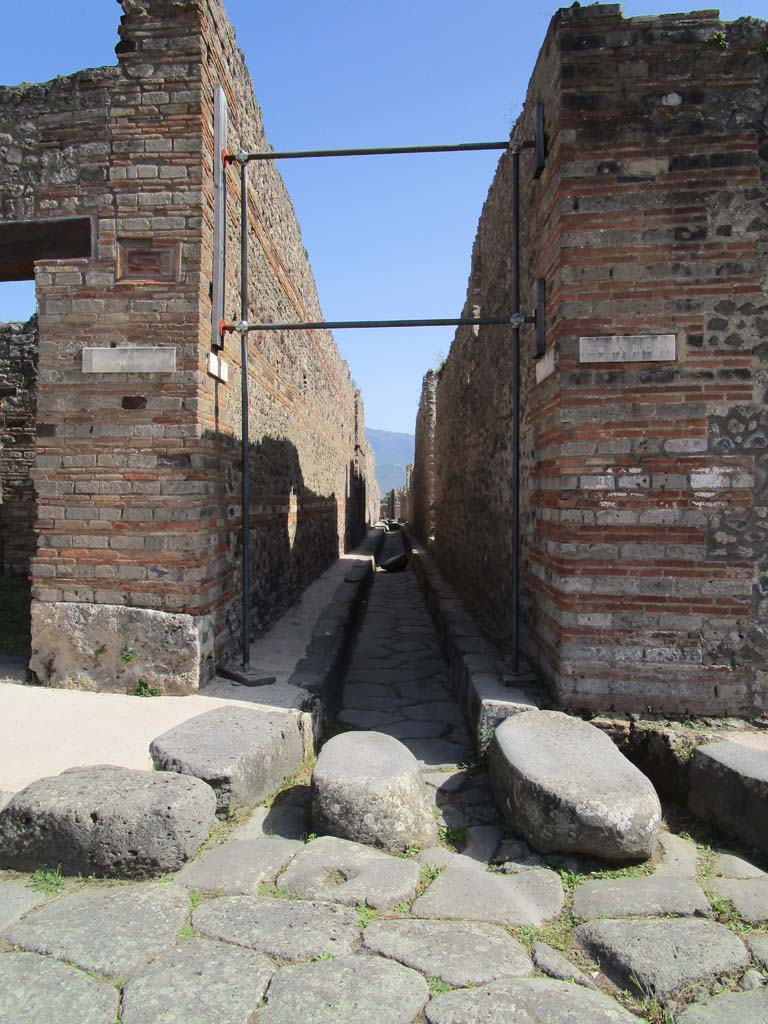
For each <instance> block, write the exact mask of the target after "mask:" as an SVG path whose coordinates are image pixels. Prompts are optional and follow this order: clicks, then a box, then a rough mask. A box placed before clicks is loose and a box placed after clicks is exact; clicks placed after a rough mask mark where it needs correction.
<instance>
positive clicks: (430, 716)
mask: <svg viewBox="0 0 768 1024" xmlns="http://www.w3.org/2000/svg"><path fill="white" fill-rule="evenodd" d="M403 714H404V715H405V717H406V718H415V719H416V720H427V721H430V722H445V723H446V724H447V725H464V715H463V714H462V713H461V708H460V707H459V705H458V704H457V703H456V702H455V701H448V700H435V701H431V702H430V703H428V704H414V705H413V706H412V707H408V708H406V709H405V710H404V711H403Z"/></svg>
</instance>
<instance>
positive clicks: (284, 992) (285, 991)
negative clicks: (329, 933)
mask: <svg viewBox="0 0 768 1024" xmlns="http://www.w3.org/2000/svg"><path fill="white" fill-rule="evenodd" d="M428 998H429V989H428V988H427V983H426V981H425V980H424V979H423V978H422V977H421V975H420V974H417V973H416V971H412V970H410V969H409V968H408V967H403V966H401V965H400V964H396V963H393V962H392V961H391V960H384V959H383V958H381V957H375V956H344V957H338V958H337V959H335V960H326V961H323V962H321V963H316V964H304V965H302V966H300V967H284V968H283V969H282V970H280V971H278V972H277V974H276V975H275V977H274V979H273V980H272V984H271V985H270V986H269V991H268V992H267V1001H266V1006H265V1007H264V1009H263V1010H261V1011H260V1013H259V1024H297V1022H298V1021H307V1022H309V1021H311V1022H312V1024H350V1022H352V1021H360V1022H362V1021H371V1022H373V1021H375V1022H376V1024H411V1021H413V1019H414V1018H415V1017H416V1016H418V1014H419V1013H421V1011H422V1010H423V1008H424V1006H425V1004H426V1002H427V999H428Z"/></svg>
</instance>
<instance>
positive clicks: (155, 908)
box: [2, 882, 189, 978]
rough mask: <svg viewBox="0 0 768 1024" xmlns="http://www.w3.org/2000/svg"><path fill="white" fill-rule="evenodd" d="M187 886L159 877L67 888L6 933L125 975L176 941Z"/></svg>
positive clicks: (24, 944) (90, 967)
mask: <svg viewBox="0 0 768 1024" xmlns="http://www.w3.org/2000/svg"><path fill="white" fill-rule="evenodd" d="M188 910H189V899H188V897H187V893H186V892H185V891H184V889H180V888H178V887H177V886H175V885H168V884H164V883H161V882H157V883H154V884H142V885H131V886H112V887H109V888H94V889H85V890H83V891H82V892H77V893H65V894H64V895H62V896H59V897H58V898H57V899H55V900H53V902H51V903H48V904H46V906H44V907H41V908H40V909H39V910H34V911H32V913H30V914H28V915H27V916H26V917H25V918H24V919H23V920H22V921H19V922H18V924H15V925H12V926H11V927H10V928H6V929H4V931H3V932H2V937H3V938H4V939H5V940H6V941H7V942H10V943H11V944H12V945H14V946H19V947H20V948H21V949H25V950H28V951H30V952H32V953H40V954H43V955H46V956H52V957H55V958H56V959H57V960H65V961H67V962H68V963H71V964H74V965H75V966H77V967H81V968H82V969H83V970H85V971H96V972H97V973H98V974H104V975H107V976H108V977H113V978H127V977H129V976H130V975H131V974H133V973H134V972H135V971H137V970H138V969H139V968H140V967H143V966H144V964H146V963H148V962H149V961H150V960H153V959H154V958H155V957H156V956H157V955H158V954H159V953H162V952H163V950H165V949H167V948H168V947H169V946H171V945H173V943H174V942H175V940H176V933H177V932H178V930H179V928H181V926H182V925H183V924H184V921H185V920H186V916H187V912H188Z"/></svg>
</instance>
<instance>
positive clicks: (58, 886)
mask: <svg viewBox="0 0 768 1024" xmlns="http://www.w3.org/2000/svg"><path fill="white" fill-rule="evenodd" d="M29 887H30V889H33V890H34V891H35V892H41V893H42V894H43V895H44V896H55V895H56V893H57V892H61V890H62V889H63V888H64V879H63V878H62V877H61V865H60V864H57V865H56V867H55V868H51V867H45V868H38V869H37V871H35V873H34V874H33V875H32V881H31V882H30V883H29Z"/></svg>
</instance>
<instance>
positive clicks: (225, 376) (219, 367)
mask: <svg viewBox="0 0 768 1024" xmlns="http://www.w3.org/2000/svg"><path fill="white" fill-rule="evenodd" d="M208 373H210V375H211V376H212V377H215V378H216V380H220V381H221V382H222V384H226V383H227V381H228V380H229V363H225V362H224V360H223V359H222V358H221V356H219V355H216V353H215V352H209V353H208Z"/></svg>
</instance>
